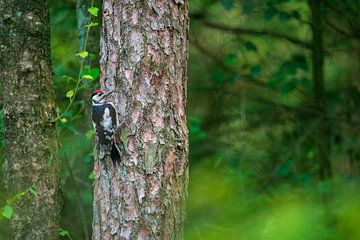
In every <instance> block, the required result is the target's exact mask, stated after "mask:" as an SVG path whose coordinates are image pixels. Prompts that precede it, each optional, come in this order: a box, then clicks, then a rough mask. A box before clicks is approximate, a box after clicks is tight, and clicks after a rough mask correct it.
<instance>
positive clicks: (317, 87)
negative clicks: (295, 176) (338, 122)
mask: <svg viewBox="0 0 360 240" xmlns="http://www.w3.org/2000/svg"><path fill="white" fill-rule="evenodd" d="M322 5H323V1H322V0H310V2H309V6H310V10H311V18H312V21H311V24H312V35H313V37H312V76H313V83H314V105H315V106H316V107H317V108H318V110H319V112H320V113H321V114H320V117H319V118H318V119H316V120H317V121H318V124H317V126H318V127H317V133H315V138H316V147H317V159H318V168H319V175H320V178H321V179H327V178H329V177H330V176H331V172H332V171H331V162H330V151H331V126H330V122H329V118H328V116H327V114H328V113H327V99H326V93H325V86H324V85H325V84H324V43H323V42H324V40H323V36H322V32H323V29H322V28H323V26H322V25H323V24H322V15H323V14H322V7H323V6H322Z"/></svg>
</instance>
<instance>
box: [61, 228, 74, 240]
mask: <svg viewBox="0 0 360 240" xmlns="http://www.w3.org/2000/svg"><path fill="white" fill-rule="evenodd" d="M59 236H60V237H66V238H67V239H69V240H72V238H71V236H70V233H69V231H67V230H65V229H62V228H60V229H59Z"/></svg>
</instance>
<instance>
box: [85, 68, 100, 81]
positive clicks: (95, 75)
mask: <svg viewBox="0 0 360 240" xmlns="http://www.w3.org/2000/svg"><path fill="white" fill-rule="evenodd" d="M84 75H90V76H91V77H92V78H93V79H97V78H98V77H99V75H100V71H99V68H91V69H88V70H86V71H84Z"/></svg>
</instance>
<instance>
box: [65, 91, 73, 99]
mask: <svg viewBox="0 0 360 240" xmlns="http://www.w3.org/2000/svg"><path fill="white" fill-rule="evenodd" d="M72 96H74V90H69V91H67V92H66V97H67V98H71V97H72Z"/></svg>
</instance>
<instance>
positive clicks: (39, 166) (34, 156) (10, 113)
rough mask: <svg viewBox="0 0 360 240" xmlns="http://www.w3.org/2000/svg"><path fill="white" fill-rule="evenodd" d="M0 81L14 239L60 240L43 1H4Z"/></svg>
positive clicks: (46, 16)
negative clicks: (32, 191)
mask: <svg viewBox="0 0 360 240" xmlns="http://www.w3.org/2000/svg"><path fill="white" fill-rule="evenodd" d="M0 9H1V10H2V14H1V16H0V19H1V21H0V24H1V25H0V28H1V31H0V34H1V35H0V43H1V46H0V47H1V48H0V51H1V58H0V66H1V78H2V82H3V89H4V96H3V99H4V124H5V138H6V149H5V158H6V160H7V186H8V190H9V194H10V195H14V194H16V193H19V192H23V191H25V190H26V189H28V188H29V187H31V186H35V187H36V194H35V195H34V194H26V195H25V196H23V197H22V198H21V199H19V200H18V201H16V202H15V204H14V206H12V207H13V208H14V215H13V217H12V219H11V227H12V234H13V237H12V238H11V239H21V240H23V239H37V240H38V239H46V240H49V239H58V229H59V218H60V197H59V178H58V167H59V160H58V130H57V126H56V124H55V123H49V120H51V119H53V118H55V116H56V114H55V99H54V93H53V90H52V72H51V52H50V31H49V24H50V22H49V13H48V8H47V4H46V1H45V0H0Z"/></svg>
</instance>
